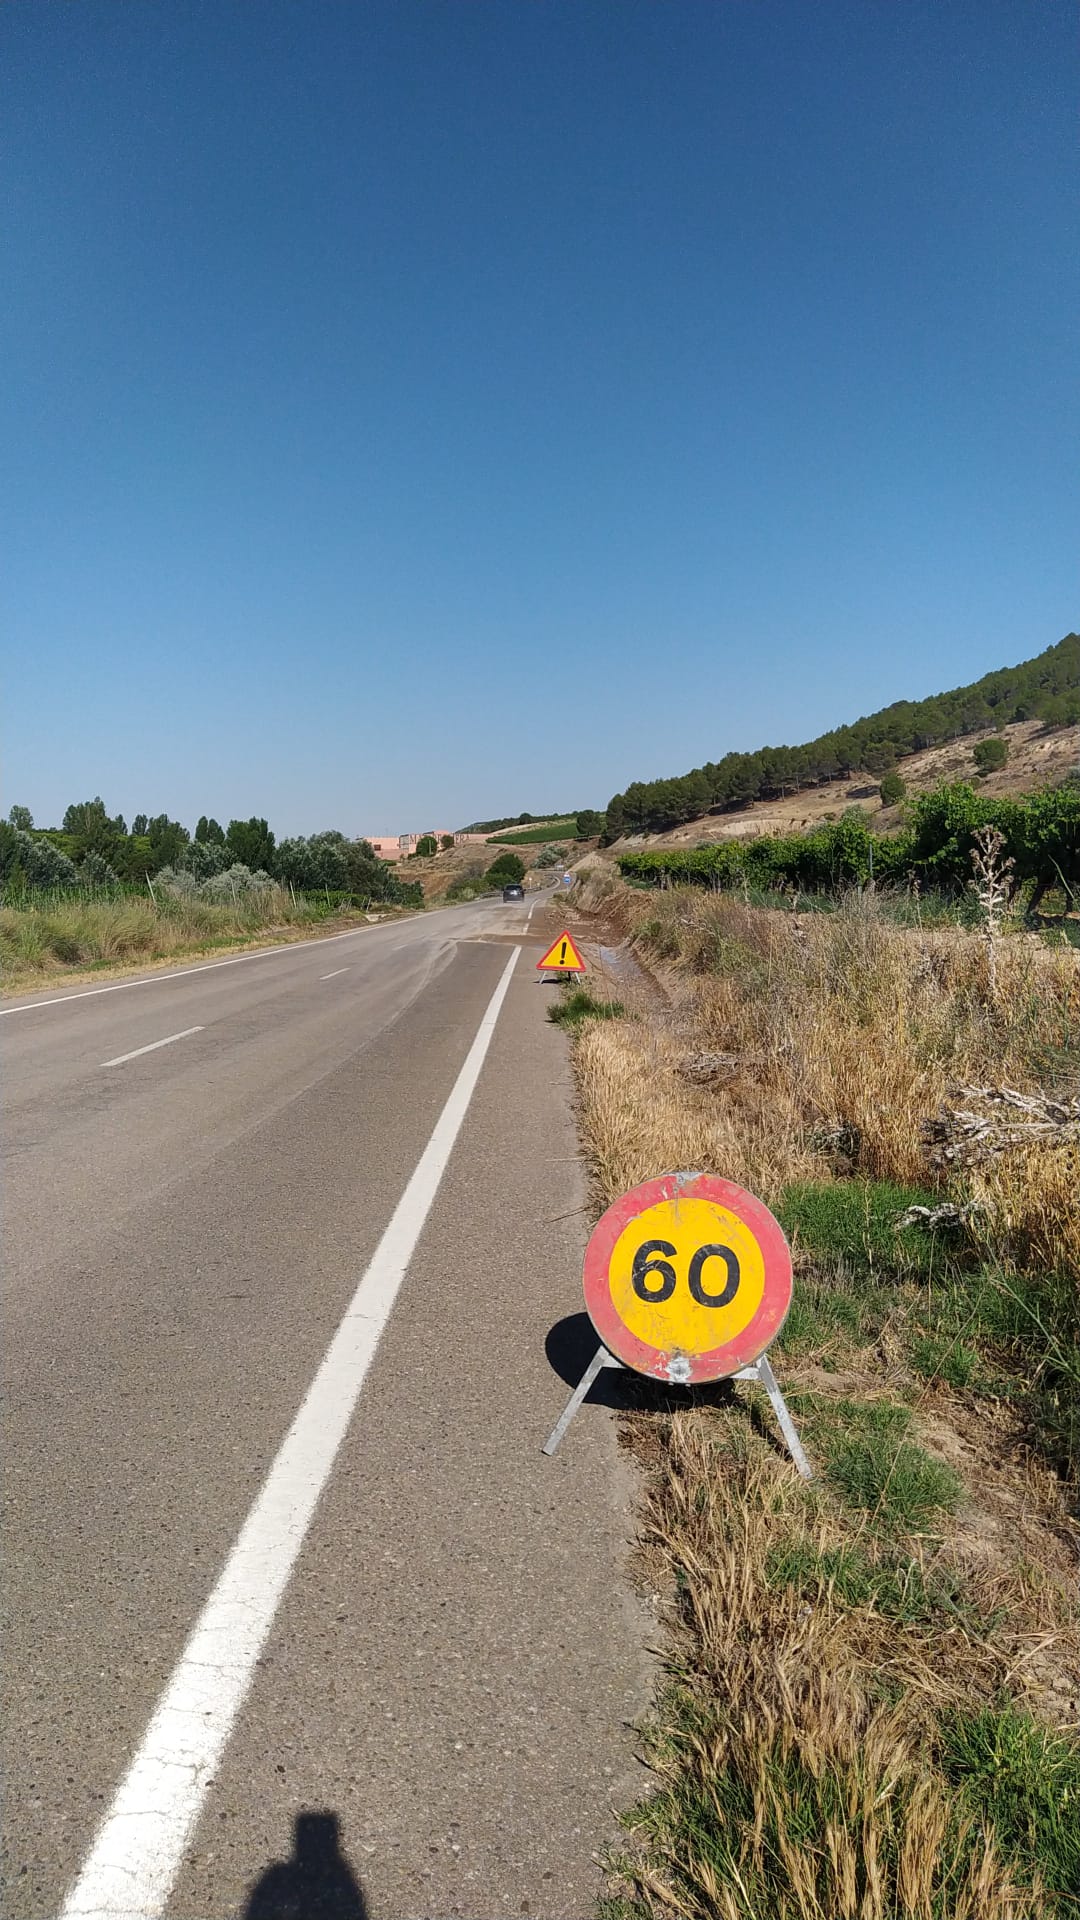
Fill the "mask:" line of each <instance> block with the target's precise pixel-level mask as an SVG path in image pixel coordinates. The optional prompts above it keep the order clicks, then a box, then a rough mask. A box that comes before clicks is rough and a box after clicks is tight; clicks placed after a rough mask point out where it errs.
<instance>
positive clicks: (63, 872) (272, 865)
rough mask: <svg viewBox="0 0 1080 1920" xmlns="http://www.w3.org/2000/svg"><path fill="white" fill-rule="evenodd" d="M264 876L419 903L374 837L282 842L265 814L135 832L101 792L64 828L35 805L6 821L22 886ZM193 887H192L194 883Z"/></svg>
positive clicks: (10, 878)
mask: <svg viewBox="0 0 1080 1920" xmlns="http://www.w3.org/2000/svg"><path fill="white" fill-rule="evenodd" d="M240 873H246V874H249V875H260V874H261V875H265V876H266V878H267V879H269V880H274V881H278V882H279V883H280V884H281V885H282V886H291V887H293V888H295V889H296V890H297V891H300V892H311V891H316V890H318V891H323V890H328V891H330V892H332V893H348V894H354V895H356V896H357V897H359V898H364V899H367V900H382V901H387V902H390V903H399V904H418V902H419V901H420V900H421V899H422V889H421V888H420V887H419V885H418V884H417V883H415V882H410V881H403V880H400V879H399V878H398V876H397V874H396V873H395V872H394V869H393V868H392V867H391V866H390V865H389V863H388V862H386V861H384V860H379V859H378V858H377V857H376V855H375V852H374V849H373V848H372V846H371V843H370V841H367V840H348V839H346V837H345V835H344V834H343V833H339V832H337V831H336V830H333V829H330V830H327V831H326V832H325V833H317V834H312V835H311V836H310V837H309V838H295V839H288V840H282V841H280V842H279V841H277V840H276V839H275V836H274V834H273V833H272V832H271V830H270V827H269V825H268V823H267V822H266V820H264V819H261V818H258V817H256V816H253V817H252V818H251V819H250V820H230V822H229V824H228V826H227V827H222V826H221V825H220V823H219V822H218V821H217V820H213V819H210V818H208V817H207V816H206V815H205V814H204V815H202V817H201V818H200V820H199V821H198V824H197V825H196V828H195V832H194V834H189V832H188V830H187V828H186V827H184V826H182V825H181V823H180V822H179V821H178V820H170V819H169V818H168V816H167V815H166V814H157V815H155V816H154V817H153V818H150V817H149V816H147V815H146V814H137V815H136V817H135V819H134V820H133V821H132V823H131V827H130V830H129V829H128V827H127V824H126V822H125V821H124V819H123V817H122V816H121V815H120V814H116V815H110V814H109V812H108V810H107V808H106V806H105V804H104V802H103V801H102V800H101V798H100V796H99V797H98V798H96V799H94V800H85V801H81V802H79V803H78V804H76V805H74V806H70V807H68V809H67V811H66V813H65V814H64V821H63V825H62V827H59V828H43V829H35V827H34V823H33V819H32V817H31V815H30V812H29V809H28V808H26V807H12V809H11V813H10V814H9V816H8V820H7V821H6V822H0V884H2V886H3V888H4V891H5V892H6V893H8V894H10V893H13V892H17V891H19V890H20V889H21V888H22V887H53V888H62V887H76V886H94V887H109V886H112V887H119V886H124V885H129V886H130V885H140V886H142V885H145V883H146V882H147V880H150V881H153V880H155V879H157V878H159V877H160V878H161V879H162V882H163V884H169V883H170V882H172V881H173V880H177V881H178V884H179V885H180V887H181V889H182V890H184V888H185V882H188V883H190V884H192V885H194V886H197V887H204V886H205V887H208V883H210V882H211V881H214V880H215V879H217V878H219V877H220V876H222V875H226V874H233V875H236V874H240ZM187 890H190V886H188V888H187Z"/></svg>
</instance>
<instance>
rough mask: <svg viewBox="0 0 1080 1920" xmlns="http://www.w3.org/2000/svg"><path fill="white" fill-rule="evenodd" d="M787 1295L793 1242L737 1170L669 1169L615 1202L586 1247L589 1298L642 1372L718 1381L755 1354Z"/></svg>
mask: <svg viewBox="0 0 1080 1920" xmlns="http://www.w3.org/2000/svg"><path fill="white" fill-rule="evenodd" d="M790 1304H791V1251H790V1249H789V1247H788V1243H787V1241H786V1240H785V1238H784V1234H783V1229H782V1228H781V1226H780V1223H779V1221H777V1220H775V1219H774V1218H773V1216H772V1214H771V1213H770V1212H769V1209H768V1207H766V1206H765V1205H763V1203H762V1202H761V1201H760V1200H758V1199H756V1198H755V1196H754V1195H753V1194H752V1193H748V1192H747V1191H746V1189H745V1187H737V1186H734V1185H733V1184H732V1182H731V1181H730V1180H722V1179H720V1178H719V1176H718V1175H715V1174H708V1173H668V1174H665V1175H664V1176H663V1177H662V1178H661V1179H659V1180H646V1181H645V1183H644V1185H643V1186H640V1187H634V1188H633V1189H632V1191H631V1192H630V1193H624V1194H623V1195H622V1197H621V1198H620V1199H618V1200H616V1201H615V1203H614V1205H612V1206H610V1207H609V1208H608V1210H607V1212H606V1213H605V1214H604V1215H603V1216H602V1218H601V1219H600V1221H599V1222H598V1224H597V1227H596V1230H595V1232H594V1233H593V1236H592V1238H591V1240H590V1241H589V1245H588V1249H587V1251H586V1254H585V1305H586V1306H587V1308H588V1310H589V1318H590V1319H591V1321H592V1323H593V1326H594V1327H595V1328H596V1331H597V1333H598V1334H599V1336H600V1339H601V1340H602V1342H603V1344H604V1346H605V1347H606V1348H607V1350H608V1352H609V1353H611V1354H614V1355H615V1357H616V1358H617V1359H619V1360H621V1361H622V1363H623V1365H624V1366H627V1367H633V1368H634V1369H635V1370H636V1371H637V1372H638V1373H647V1374H651V1375H652V1376H653V1377H654V1378H656V1379H661V1380H670V1381H673V1382H679V1383H692V1382H694V1381H699V1380H722V1379H726V1378H728V1377H729V1376H730V1375H732V1374H736V1373H738V1372H739V1370H740V1368H743V1367H749V1366H752V1365H753V1364H754V1362H755V1361H757V1360H758V1359H759V1358H760V1356H761V1355H762V1354H763V1353H764V1352H765V1350H766V1348H767V1347H768V1346H770V1345H771V1343H772V1341H773V1340H774V1339H775V1338H776V1335H777V1334H778V1333H779V1331H780V1328H781V1327H782V1325H783V1323H784V1317H785V1315H786V1313H787V1310H788V1307H789V1306H790Z"/></svg>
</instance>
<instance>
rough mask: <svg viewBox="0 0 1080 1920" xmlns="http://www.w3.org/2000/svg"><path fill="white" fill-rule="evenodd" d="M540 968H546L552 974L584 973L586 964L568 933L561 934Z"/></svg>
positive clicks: (553, 943) (541, 961)
mask: <svg viewBox="0 0 1080 1920" xmlns="http://www.w3.org/2000/svg"><path fill="white" fill-rule="evenodd" d="M536 964H537V966H538V967H546V968H548V969H549V970H550V971H551V972H552V973H584V971H585V962H584V960H583V959H582V957H581V955H580V953H579V952H578V950H577V948H576V947H575V945H574V943H573V941H572V940H571V938H570V935H569V934H568V933H560V935H559V937H558V939H557V940H555V941H553V942H552V945H551V946H550V947H549V948H548V950H547V952H546V953H545V955H544V957H543V959H542V960H538V961H537V963H536Z"/></svg>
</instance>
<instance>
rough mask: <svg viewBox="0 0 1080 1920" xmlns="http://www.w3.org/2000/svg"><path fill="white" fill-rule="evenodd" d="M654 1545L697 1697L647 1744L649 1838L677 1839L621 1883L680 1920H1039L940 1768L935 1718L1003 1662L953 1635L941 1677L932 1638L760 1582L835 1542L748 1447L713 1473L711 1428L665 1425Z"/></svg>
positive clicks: (1034, 1904)
mask: <svg viewBox="0 0 1080 1920" xmlns="http://www.w3.org/2000/svg"><path fill="white" fill-rule="evenodd" d="M647 1529H648V1535H649V1537H650V1539H651V1541H652V1544H653V1547H654V1549H656V1550H657V1551H658V1552H659V1553H660V1554H661V1555H662V1557H663V1560H664V1562H665V1564H666V1567H667V1569H668V1572H669V1574H670V1575H671V1576H672V1577H673V1579H674V1578H675V1577H676V1576H677V1591H678V1595H679V1618H678V1622H677V1626H676V1631H677V1632H679V1633H681V1634H685V1635H686V1636H687V1638H688V1639H689V1641H690V1642H691V1643H692V1648H693V1654H692V1659H693V1665H694V1668H695V1672H696V1676H697V1678H696V1697H695V1698H694V1700H692V1701H690V1702H689V1703H688V1700H687V1697H686V1695H685V1694H684V1695H682V1696H681V1697H680V1698H678V1699H676V1700H675V1701H673V1703H672V1706H673V1711H672V1712H671V1714H670V1715H669V1716H668V1719H667V1721H666V1723H664V1722H663V1721H662V1722H661V1724H660V1726H659V1727H658V1729H657V1732H656V1736H655V1741H654V1745H655V1754H654V1763H655V1765H656V1766H657V1770H658V1773H659V1777H660V1783H661V1792H660V1796H659V1797H658V1799H657V1800H656V1801H655V1802H654V1803H653V1804H652V1806H651V1807H649V1806H647V1807H646V1808H645V1809H643V1810H642V1821H643V1824H644V1825H645V1826H648V1827H652V1829H653V1830H654V1833H656V1834H658V1835H659V1834H662V1833H665V1832H669V1831H670V1828H671V1825H672V1823H671V1821H670V1819H669V1816H670V1814H671V1811H672V1809H671V1806H670V1804H668V1805H665V1803H664V1793H665V1790H669V1791H670V1793H671V1794H672V1796H673V1797H674V1799H676V1800H677V1802H678V1806H679V1818H678V1821H677V1831H678V1835H679V1839H678V1843H677V1844H672V1843H671V1841H670V1839H669V1840H667V1841H666V1842H664V1843H662V1844H661V1846H660V1848H659V1849H657V1848H655V1847H654V1848H653V1849H651V1850H650V1852H649V1854H648V1855H647V1856H644V1857H642V1858H641V1859H640V1860H639V1861H638V1863H637V1864H636V1865H635V1864H633V1863H627V1864H626V1874H627V1879H628V1881H629V1884H630V1885H632V1886H634V1888H635V1890H636V1891H637V1892H638V1893H639V1894H641V1895H643V1896H647V1897H648V1899H649V1900H650V1903H651V1907H652V1910H653V1911H655V1912H658V1913H673V1914H680V1915H683V1916H686V1920H720V1917H722V1920H766V1916H768V1920H894V1917H896V1916H903V1917H904V1920H923V1917H924V1916H925V1920H931V1917H932V1916H941V1915H943V1914H947V1915H948V1916H950V1920H1021V1916H1023V1917H1024V1920H1036V1917H1037V1916H1039V1915H1041V1914H1043V1913H1044V1912H1046V1911H1047V1908H1046V1905H1045V1901H1044V1897H1043V1893H1042V1890H1041V1889H1040V1887H1039V1886H1038V1884H1037V1883H1036V1884H1034V1885H1028V1886H1026V1887H1023V1888H1021V1887H1019V1886H1018V1885H1017V1884H1016V1882H1015V1880H1014V1879H1013V1877H1012V1875H1011V1874H1010V1872H1009V1870H1008V1868H1007V1866H1006V1865H1005V1864H1004V1862H1003V1861H1002V1860H1001V1858H1000V1857H999V1854H998V1850H997V1846H996V1843H995V1839H994V1835H993V1833H992V1832H991V1831H981V1832H979V1831H976V1830H975V1829H974V1827H973V1824H972V1821H971V1819H970V1816H965V1815H964V1814H962V1813H960V1812H958V1810H957V1809H956V1807H955V1805H954V1796H953V1794H952V1791H951V1789H950V1786H949V1784H948V1781H947V1779H946V1778H945V1776H944V1774H943V1772H942V1769H941V1767H940V1766H939V1764H938V1760H937V1756H936V1754H935V1750H934V1729H935V1726H936V1723H937V1718H938V1716H939V1714H940V1712H941V1709H942V1706H943V1705H944V1704H946V1703H947V1702H949V1701H952V1702H953V1703H955V1705H956V1706H957V1707H966V1706H968V1705H970V1703H971V1700H972V1697H973V1694H974V1695H975V1696H977V1695H978V1694H980V1693H985V1692H987V1691H988V1690H989V1689H990V1688H991V1687H992V1686H993V1684H994V1682H995V1681H998V1682H1000V1680H1001V1678H1002V1677H1003V1674H1004V1661H1005V1657H1006V1649H1005V1648H1004V1647H1003V1648H1002V1649H1001V1650H1000V1651H998V1650H996V1649H993V1648H988V1647H986V1646H985V1644H982V1643H979V1642H978V1641H976V1639H975V1638H974V1637H972V1636H970V1635H969V1634H968V1633H967V1632H966V1631H965V1630H964V1628H963V1627H962V1626H958V1627H957V1629H956V1632H955V1634H954V1635H953V1637H952V1644H951V1647H950V1655H949V1660H948V1662H947V1664H943V1663H942V1661H941V1658H940V1643H939V1644H938V1645H937V1647H935V1644H934V1641H933V1639H932V1637H931V1635H930V1634H929V1633H928V1631H927V1630H926V1629H925V1628H914V1627H912V1628H906V1629H905V1628H898V1627H897V1624H896V1622H895V1621H894V1620H888V1619H886V1618H884V1617H883V1616H882V1615H881V1614H879V1613H878V1612H877V1611H876V1610H875V1608H874V1607H873V1606H872V1605H867V1606H864V1607H861V1608H854V1609H853V1608H851V1607H845V1606H842V1605H841V1604H840V1603H839V1602H838V1600H837V1599H836V1597H835V1594H834V1592H833V1590H832V1588H831V1586H830V1585H829V1584H828V1583H827V1582H822V1583H821V1584H820V1585H819V1587H818V1589H817V1591H816V1592H815V1593H814V1597H813V1602H812V1604H807V1601H806V1598H805V1596H804V1595H803V1593H801V1592H800V1591H799V1590H798V1589H797V1588H795V1587H793V1586H790V1585H784V1584H782V1583H777V1582H776V1581H774V1580H772V1579H771V1578H770V1574H769V1567H770V1562H771V1560H772V1559H773V1558H774V1557H775V1555H776V1554H777V1552H778V1551H782V1550H783V1548H784V1546H785V1545H786V1544H788V1543H789V1542H791V1541H793V1540H795V1539H799V1540H801V1541H803V1542H804V1543H805V1542H806V1541H808V1540H809V1541H811V1542H812V1543H813V1545H814V1546H815V1547H816V1548H818V1549H821V1550H824V1549H825V1548H827V1547H828V1546H829V1545H831V1544H832V1543H833V1542H834V1540H835V1538H836V1531H835V1528H834V1526H832V1525H831V1524H830V1520H829V1516H828V1513H827V1511H825V1510H822V1511H820V1512H819V1513H818V1514H817V1515H815V1513H814V1511H813V1504H812V1502H811V1501H808V1499H807V1496H806V1494H805V1491H804V1490H803V1489H802V1487H801V1486H800V1485H799V1483H798V1482H797V1480H796V1477H795V1475H794V1473H793V1471H792V1470H790V1469H788V1468H784V1467H779V1466H778V1465H777V1464H776V1462H775V1461H774V1460H770V1459H768V1458H766V1456H765V1453H764V1452H763V1450H762V1449H760V1448H759V1447H751V1448H750V1449H748V1450H745V1451H742V1452H741V1453H740V1452H738V1451H731V1450H725V1451H724V1452H723V1454H722V1455H721V1454H720V1453H719V1451H718V1449H717V1447H716V1444H715V1442H714V1440H713V1438H712V1437H711V1436H710V1431H709V1423H708V1421H707V1419H705V1418H702V1417H700V1416H697V1415H676V1416H675V1418H674V1419H673V1420H672V1422H671V1426H670V1431H669V1434H668V1438H667V1447H666V1462H665V1469H664V1472H663V1474H662V1475H661V1476H659V1477H658V1478H657V1480H656V1481H655V1483H654V1485H653V1488H652V1491H651V1495H650V1499H649V1506H648V1513H647Z"/></svg>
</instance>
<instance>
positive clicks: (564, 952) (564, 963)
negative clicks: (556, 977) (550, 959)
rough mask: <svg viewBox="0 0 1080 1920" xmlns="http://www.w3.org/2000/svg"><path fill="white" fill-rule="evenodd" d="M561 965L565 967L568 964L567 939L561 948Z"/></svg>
mask: <svg viewBox="0 0 1080 1920" xmlns="http://www.w3.org/2000/svg"><path fill="white" fill-rule="evenodd" d="M559 965H560V967H564V966H565V965H566V941H565V940H564V941H563V943H562V946H561V947H560V948H559Z"/></svg>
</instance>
